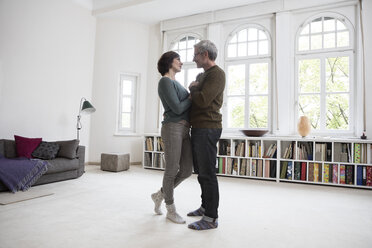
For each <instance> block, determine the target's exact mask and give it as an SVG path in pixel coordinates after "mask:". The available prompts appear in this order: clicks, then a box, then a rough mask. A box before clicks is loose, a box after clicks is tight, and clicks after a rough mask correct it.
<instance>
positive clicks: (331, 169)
mask: <svg viewBox="0 0 372 248" xmlns="http://www.w3.org/2000/svg"><path fill="white" fill-rule="evenodd" d="M332 177H333V164H329V165H328V182H329V183H332Z"/></svg>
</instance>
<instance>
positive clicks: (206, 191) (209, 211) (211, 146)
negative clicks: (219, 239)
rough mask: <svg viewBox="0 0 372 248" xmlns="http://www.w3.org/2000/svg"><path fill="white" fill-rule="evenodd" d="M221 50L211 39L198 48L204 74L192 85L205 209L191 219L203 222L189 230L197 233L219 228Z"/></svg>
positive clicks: (194, 137) (196, 150) (195, 146)
mask: <svg viewBox="0 0 372 248" xmlns="http://www.w3.org/2000/svg"><path fill="white" fill-rule="evenodd" d="M216 57H217V48H216V46H215V45H214V44H213V43H212V42H211V41H209V40H202V41H200V42H199V43H197V44H195V45H194V62H195V63H196V65H197V67H198V68H203V69H204V73H202V74H200V75H198V77H197V80H196V81H194V82H192V83H191V84H190V86H189V89H190V94H191V100H192V104H191V111H190V124H191V126H192V129H191V144H192V151H193V160H194V171H195V172H196V173H197V174H198V181H199V184H200V187H201V200H202V203H201V207H200V208H198V209H197V210H195V211H193V212H190V213H188V214H187V215H188V216H202V219H201V220H199V221H196V222H194V223H191V224H190V225H189V226H188V227H189V228H191V229H195V230H206V229H213V228H217V226H218V222H217V218H218V203H219V192H218V181H217V176H216V158H217V142H218V140H219V138H220V136H221V132H222V115H221V114H220V108H221V106H222V102H223V91H224V88H225V81H226V79H225V73H224V71H223V70H222V69H221V68H220V67H218V66H217V65H216V63H215V60H216Z"/></svg>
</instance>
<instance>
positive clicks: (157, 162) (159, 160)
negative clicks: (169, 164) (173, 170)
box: [154, 153, 165, 168]
mask: <svg viewBox="0 0 372 248" xmlns="http://www.w3.org/2000/svg"><path fill="white" fill-rule="evenodd" d="M154 167H155V168H165V159H164V154H163V153H154Z"/></svg>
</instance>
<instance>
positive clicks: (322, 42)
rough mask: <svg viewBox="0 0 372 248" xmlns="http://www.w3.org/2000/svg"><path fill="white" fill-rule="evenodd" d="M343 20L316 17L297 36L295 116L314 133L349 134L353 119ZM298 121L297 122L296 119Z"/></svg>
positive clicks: (350, 62)
mask: <svg viewBox="0 0 372 248" xmlns="http://www.w3.org/2000/svg"><path fill="white" fill-rule="evenodd" d="M351 37H352V36H351V29H350V28H348V25H347V22H346V20H344V19H341V18H337V17H333V16H320V17H316V18H314V19H311V20H310V21H309V22H307V23H305V24H304V25H302V26H301V27H300V28H299V30H298V34H297V53H296V61H297V62H296V66H297V75H296V78H297V84H296V85H297V114H298V116H297V117H299V116H302V115H305V116H308V117H309V118H310V122H311V126H312V129H313V130H314V131H315V132H319V133H320V132H330V131H331V132H332V130H333V131H337V132H350V131H351V130H352V128H353V127H352V125H351V124H352V123H353V120H352V119H353V117H352V114H351V112H352V111H351V107H352V106H353V97H352V89H353V87H354V86H353V85H354V83H353V77H352V74H353V48H352V47H353V46H352V39H351ZM297 119H298V118H297Z"/></svg>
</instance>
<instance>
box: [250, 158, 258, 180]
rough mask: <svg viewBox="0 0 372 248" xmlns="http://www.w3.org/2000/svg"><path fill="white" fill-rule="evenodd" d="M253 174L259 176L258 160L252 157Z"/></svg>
mask: <svg viewBox="0 0 372 248" xmlns="http://www.w3.org/2000/svg"><path fill="white" fill-rule="evenodd" d="M251 176H253V177H256V176H257V160H256V159H252V174H251Z"/></svg>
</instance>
